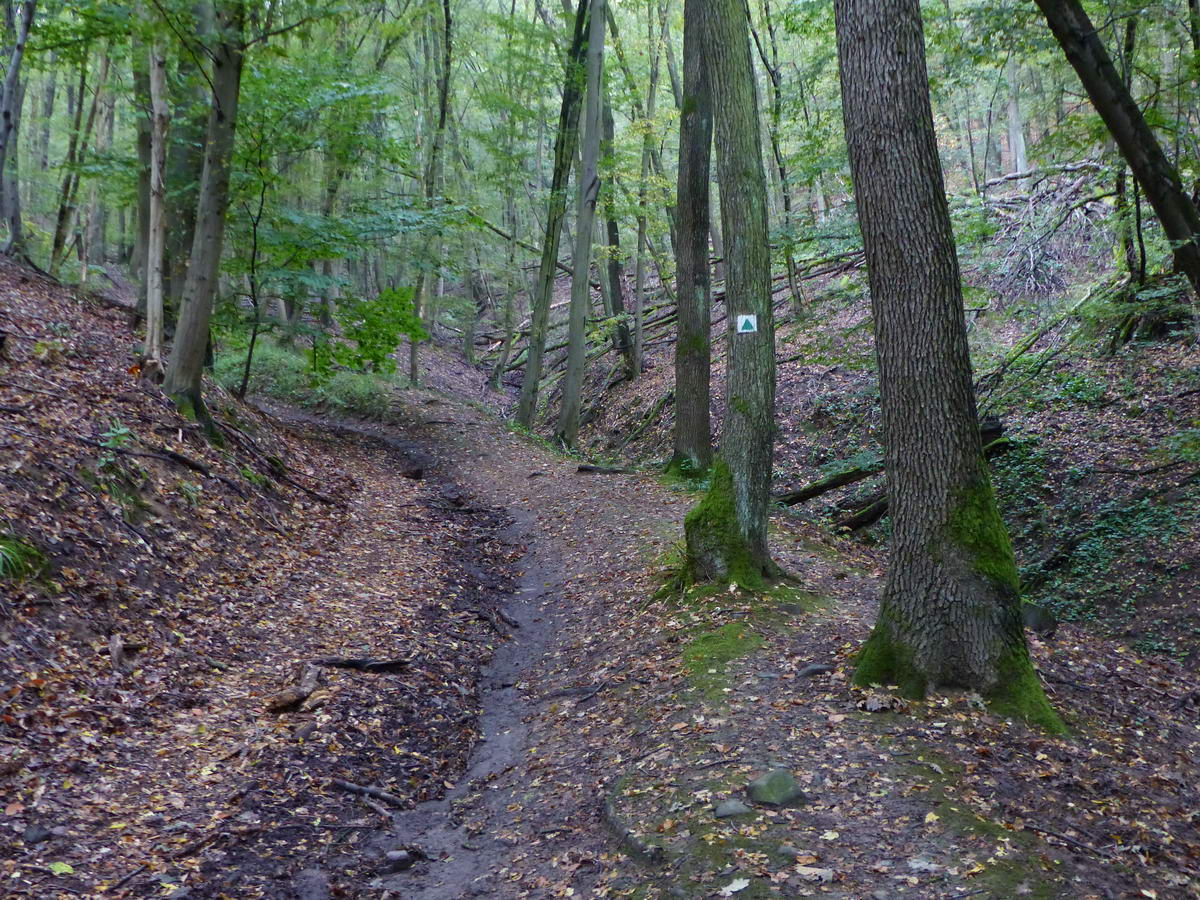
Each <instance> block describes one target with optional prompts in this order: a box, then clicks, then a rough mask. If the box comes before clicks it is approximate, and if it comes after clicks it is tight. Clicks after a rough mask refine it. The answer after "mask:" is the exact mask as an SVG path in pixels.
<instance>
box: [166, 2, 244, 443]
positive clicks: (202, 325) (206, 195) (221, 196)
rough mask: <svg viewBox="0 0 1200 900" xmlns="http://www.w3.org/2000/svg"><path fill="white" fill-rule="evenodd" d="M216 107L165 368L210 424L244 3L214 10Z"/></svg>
mask: <svg viewBox="0 0 1200 900" xmlns="http://www.w3.org/2000/svg"><path fill="white" fill-rule="evenodd" d="M214 8H215V10H216V16H215V26H214V33H213V46H212V48H211V52H210V56H211V58H212V73H211V78H210V83H211V84H212V105H211V106H210V108H209V113H208V130H207V133H206V138H205V145H204V172H203V174H202V175H201V178H200V191H199V201H198V206H197V210H196V229H195V234H194V236H193V239H192V254H191V259H190V261H189V263H188V270H187V280H186V281H185V282H184V287H183V299H182V304H181V306H180V310H179V322H178V324H177V325H176V328H175V343H174V345H173V346H172V347H171V357H170V360H169V361H168V363H167V373H166V380H165V381H164V382H163V392H164V393H166V394H167V396H169V397H170V398H171V399H172V400H174V401H175V403H176V405H177V406H178V407H179V408H180V410H181V411H182V412H183V413H184V414H185V415H188V416H191V417H193V418H197V419H199V420H201V421H204V422H208V421H209V419H208V412H207V410H206V409H205V406H204V399H203V397H202V396H201V390H200V386H201V378H202V375H203V372H204V359H205V356H206V355H207V350H208V327H209V322H210V320H211V318H212V311H213V303H214V301H215V300H216V296H217V282H218V279H219V277H220V271H221V248H222V246H223V244H224V241H225V213H226V212H227V210H228V208H229V177H230V166H231V164H232V161H233V148H234V136H235V133H236V129H237V114H238V97H239V94H240V91H241V83H242V63H243V60H244V57H245V46H244V44H243V40H244V39H243V26H244V24H245V16H246V8H245V4H244V3H243V2H242V0H231V2H221V3H217V4H214Z"/></svg>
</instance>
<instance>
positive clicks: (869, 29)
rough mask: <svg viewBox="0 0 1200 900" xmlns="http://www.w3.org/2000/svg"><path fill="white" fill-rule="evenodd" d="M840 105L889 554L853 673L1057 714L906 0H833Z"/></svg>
mask: <svg viewBox="0 0 1200 900" xmlns="http://www.w3.org/2000/svg"><path fill="white" fill-rule="evenodd" d="M835 14H836V23H837V40H838V54H839V59H840V66H841V76H842V108H843V114H844V116H845V124H846V136H847V144H848V147H849V151H850V164H851V174H852V176H853V181H854V190H855V201H856V204H857V207H858V217H859V224H860V226H861V228H862V234H863V244H864V247H865V249H866V255H867V270H868V276H869V281H870V289H871V307H872V311H873V314H874V319H875V347H876V355H877V359H878V363H879V385H880V396H881V405H882V414H883V427H884V436H885V444H886V452H885V463H886V468H887V473H888V486H889V491H890V494H891V501H890V502H891V509H892V516H893V523H894V524H893V530H892V539H891V541H892V543H891V561H890V564H889V567H888V576H887V582H886V584H885V586H884V591H883V597H882V603H881V607H880V612H879V619H878V621H877V622H876V625H875V629H874V631H873V632H872V634H871V637H870V638H869V639H868V641H867V643H866V645H865V646H864V647H863V649H862V652H861V653H860V655H859V662H858V670H857V672H856V674H855V680H856V681H857V682H858V683H859V684H871V683H881V684H897V685H900V686H901V688H902V689H903V690H904V692H905V693H906V694H909V695H913V696H920V695H922V694H924V692H925V690H926V688H928V687H937V686H943V687H954V688H965V689H973V690H977V691H979V692H981V693H982V694H984V695H985V696H987V697H989V698H990V699H992V700H993V701H995V702H996V703H997V704H998V705H999V706H1000V707H1001V708H1002V709H1003V710H1004V711H1007V712H1011V713H1013V714H1015V715H1018V716H1020V717H1021V718H1024V719H1026V720H1030V721H1033V722H1037V723H1039V724H1041V725H1043V726H1046V727H1050V728H1053V729H1059V728H1061V723H1060V722H1059V720H1058V717H1057V716H1056V715H1055V713H1054V711H1053V710H1052V709H1051V708H1050V706H1049V704H1048V703H1047V702H1046V698H1045V695H1044V693H1043V691H1042V687H1041V684H1040V683H1039V682H1038V680H1037V677H1036V675H1035V674H1034V671H1033V667H1032V664H1031V662H1030V658H1029V651H1028V648H1027V646H1026V644H1025V635H1024V632H1023V631H1022V628H1021V609H1020V586H1019V583H1018V578H1017V569H1016V564H1015V562H1014V560H1013V552H1012V546H1011V544H1010V543H1009V538H1008V533H1007V532H1006V530H1005V527H1004V523H1003V521H1002V520H1001V518H1000V515H999V512H998V510H997V508H996V501H995V497H994V495H993V493H992V486H991V480H990V474H989V471H988V466H987V462H986V461H985V459H984V456H983V446H982V442H981V441H980V437H979V425H978V420H977V414H976V409H975V398H974V392H973V390H972V382H971V363H970V357H969V355H968V348H967V338H966V322H965V317H964V315H963V303H962V288H961V283H960V280H959V267H958V258H957V255H956V252H955V247H954V237H953V232H952V231H951V226H950V214H949V208H948V206H947V204H946V194H945V188H944V186H943V182H942V172H941V167H940V162H939V158H938V150H937V142H936V138H935V135H934V128H933V116H932V111H931V108H930V102H929V85H928V81H927V76H926V71H925V55H924V54H925V44H924V36H923V33H922V26H921V11H920V4H919V0H836V3H835Z"/></svg>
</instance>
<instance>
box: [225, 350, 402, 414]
mask: <svg viewBox="0 0 1200 900" xmlns="http://www.w3.org/2000/svg"><path fill="white" fill-rule="evenodd" d="M318 359H320V357H319V356H318ZM243 365H245V351H244V350H240V349H238V348H236V347H232V348H230V350H229V351H228V352H226V353H221V354H219V355H218V356H217V360H216V367H215V371H216V378H217V381H218V382H220V383H221V384H222V385H224V386H225V387H227V388H230V389H232V388H233V387H236V386H237V385H238V384H239V383H240V382H241V378H242V367H243ZM392 385H393V382H392V380H390V379H388V378H386V377H384V376H383V375H381V374H374V373H366V372H348V371H345V370H334V367H333V364H332V363H330V364H329V366H328V367H322V366H316V367H314V364H313V357H312V355H311V350H309V351H303V350H301V349H298V348H297V349H293V348H289V347H283V346H281V345H280V344H278V343H276V342H275V341H274V340H271V339H266V340H260V341H259V345H258V348H257V349H256V350H255V353H254V361H253V364H252V365H251V367H250V392H251V393H254V394H260V395H262V396H265V397H272V398H274V399H276V400H280V401H282V402H284V403H293V404H295V405H297V406H308V407H325V408H329V409H334V410H337V411H339V412H346V413H352V414H354V415H360V416H367V417H371V418H380V417H382V416H384V415H386V414H387V411H388V409H389V406H390V403H389V398H388V394H389V391H390V389H391V387H392Z"/></svg>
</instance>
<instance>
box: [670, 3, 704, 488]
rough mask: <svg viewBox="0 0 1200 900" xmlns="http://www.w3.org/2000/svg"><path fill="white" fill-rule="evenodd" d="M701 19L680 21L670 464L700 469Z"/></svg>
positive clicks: (681, 468)
mask: <svg viewBox="0 0 1200 900" xmlns="http://www.w3.org/2000/svg"><path fill="white" fill-rule="evenodd" d="M700 26H701V22H700V21H698V19H697V18H696V16H694V15H689V16H685V18H684V23H683V102H682V105H681V107H680V114H679V178H678V188H677V200H676V204H675V208H676V209H677V210H679V246H678V252H677V257H676V263H675V278H676V284H677V285H678V292H679V307H678V308H679V324H678V328H679V339H678V340H677V341H676V342H675V433H674V445H675V446H674V453H673V456H672V458H671V463H670V468H672V469H674V470H677V471H679V472H680V474H683V475H689V474H697V475H698V474H702V473H704V472H707V471H708V468H709V467H710V466H711V465H712V424H711V420H710V418H711V414H710V406H711V403H712V400H711V387H710V380H711V373H712V347H711V345H710V340H709V336H710V331H711V329H712V324H711V322H712V288H711V278H710V268H709V256H708V233H709V208H710V205H709V204H710V198H709V193H710V192H709V160H710V158H711V156H712V130H713V121H712V96H711V88H710V85H709V78H708V67H707V66H706V64H705V60H704V55H703V49H702V47H703V44H702V41H701V37H702V36H701V34H700Z"/></svg>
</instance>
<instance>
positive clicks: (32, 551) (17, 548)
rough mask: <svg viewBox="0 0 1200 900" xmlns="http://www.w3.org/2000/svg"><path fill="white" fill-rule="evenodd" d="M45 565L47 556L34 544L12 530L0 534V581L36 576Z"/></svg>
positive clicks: (18, 580) (16, 580) (14, 580)
mask: <svg viewBox="0 0 1200 900" xmlns="http://www.w3.org/2000/svg"><path fill="white" fill-rule="evenodd" d="M45 566H46V557H45V556H44V555H43V554H42V552H41V551H40V550H39V549H38V548H37V547H35V546H34V545H33V544H31V543H29V542H28V541H26V540H24V539H22V538H20V537H18V536H17V535H15V534H13V533H11V532H6V533H4V534H0V581H12V582H20V581H24V580H26V579H28V578H34V577H36V576H37V575H38V573H40V572H41V571H42V569H44V568H45Z"/></svg>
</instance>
